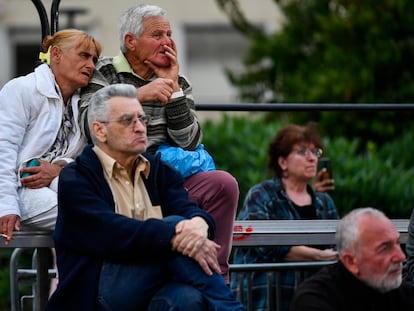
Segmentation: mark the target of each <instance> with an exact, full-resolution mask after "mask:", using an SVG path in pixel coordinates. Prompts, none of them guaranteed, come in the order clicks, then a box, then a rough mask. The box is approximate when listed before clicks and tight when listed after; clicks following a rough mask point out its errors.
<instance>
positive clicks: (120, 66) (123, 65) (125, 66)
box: [112, 51, 146, 80]
mask: <svg viewBox="0 0 414 311" xmlns="http://www.w3.org/2000/svg"><path fill="white" fill-rule="evenodd" d="M112 64H113V65H114V68H115V70H116V72H117V73H120V72H125V73H131V74H133V75H134V76H136V77H138V78H140V79H141V80H146V79H144V78H143V77H141V76H140V75H138V74H136V73H135V72H134V70H132V67H131V65H130V64H129V62H128V60H127V59H126V57H125V55H124V53H122V51H119V53H118V55H117V56H115V57H114V59H113V60H112Z"/></svg>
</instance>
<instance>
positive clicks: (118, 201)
mask: <svg viewBox="0 0 414 311" xmlns="http://www.w3.org/2000/svg"><path fill="white" fill-rule="evenodd" d="M93 151H94V152H95V153H96V155H97V156H98V158H99V160H100V161H101V164H102V167H103V170H104V176H105V179H106V181H107V182H108V184H109V186H110V188H111V191H112V195H113V197H114V200H115V212H116V213H118V214H122V215H125V216H127V217H130V218H135V219H138V220H146V219H148V218H158V219H161V218H163V217H162V212H161V207H160V206H152V203H151V200H150V198H149V196H148V192H147V189H146V188H145V185H144V181H143V180H142V176H141V173H143V175H144V177H145V178H148V175H149V171H150V163H149V162H148V160H147V159H145V158H144V157H143V156H142V155H139V156H138V157H137V159H136V162H135V177H134V181H133V182H132V181H131V178H130V177H129V176H128V173H127V170H126V169H125V168H124V167H123V166H122V165H121V164H119V163H118V162H117V161H116V160H115V159H113V158H111V157H110V156H109V155H107V154H106V153H105V152H103V151H102V150H101V149H100V148H99V147H98V146H94V147H93Z"/></svg>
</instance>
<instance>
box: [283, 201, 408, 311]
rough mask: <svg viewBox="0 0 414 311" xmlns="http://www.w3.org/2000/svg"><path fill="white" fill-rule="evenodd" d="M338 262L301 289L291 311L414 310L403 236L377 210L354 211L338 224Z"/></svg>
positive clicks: (304, 283) (310, 279)
mask: <svg viewBox="0 0 414 311" xmlns="http://www.w3.org/2000/svg"><path fill="white" fill-rule="evenodd" d="M336 242H337V247H338V252H339V258H340V260H339V262H338V263H336V264H333V265H330V266H327V267H325V268H323V269H321V270H320V271H319V272H318V273H316V274H315V275H314V276H312V277H310V278H309V279H307V280H305V281H304V282H303V283H302V284H301V285H300V286H299V288H298V289H297V291H296V293H295V296H294V299H293V301H292V304H291V311H302V310H306V311H316V310H318V311H341V310H344V311H345V310H347V311H349V310H353V311H357V310H361V311H362V310H363V311H367V310H375V311H381V310H384V311H394V310H395V311H396V310H399V311H403V310H404V311H406V310H414V287H411V286H409V285H408V284H406V283H403V282H402V267H403V263H404V260H405V255H404V253H403V251H402V250H401V247H400V234H399V233H398V231H397V230H396V228H395V226H394V225H393V223H392V222H391V220H390V219H388V218H387V217H386V216H385V215H384V213H382V212H381V211H379V210H376V209H374V208H370V207H367V208H359V209H355V210H353V211H351V212H350V213H349V214H348V215H346V216H345V217H344V218H343V219H342V220H341V221H340V223H339V224H338V228H337V232H336Z"/></svg>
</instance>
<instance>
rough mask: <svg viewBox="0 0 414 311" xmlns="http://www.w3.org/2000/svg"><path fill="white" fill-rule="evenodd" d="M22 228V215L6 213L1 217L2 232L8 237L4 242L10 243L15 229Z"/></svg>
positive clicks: (0, 228)
mask: <svg viewBox="0 0 414 311" xmlns="http://www.w3.org/2000/svg"><path fill="white" fill-rule="evenodd" d="M14 230H16V231H19V230H20V217H19V216H17V215H5V216H3V217H0V233H2V234H5V235H6V236H7V237H3V238H4V239H5V241H4V243H5V244H6V245H7V244H9V243H10V241H11V239H12V238H13V231H14Z"/></svg>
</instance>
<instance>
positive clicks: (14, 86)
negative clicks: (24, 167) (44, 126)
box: [0, 79, 30, 217]
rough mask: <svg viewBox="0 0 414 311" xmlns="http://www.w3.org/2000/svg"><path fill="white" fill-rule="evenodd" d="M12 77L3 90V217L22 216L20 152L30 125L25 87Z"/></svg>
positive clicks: (0, 110) (0, 146)
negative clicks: (10, 215)
mask: <svg viewBox="0 0 414 311" xmlns="http://www.w3.org/2000/svg"><path fill="white" fill-rule="evenodd" d="M17 81H20V80H18V79H14V80H11V81H10V82H9V83H7V84H6V85H5V86H4V87H3V89H2V90H1V91H0V154H1V158H2V159H1V162H0V176H1V178H0V217H2V216H5V215H9V214H14V215H19V216H20V209H19V204H18V196H17V188H18V177H17V166H18V162H19V161H18V152H19V149H20V147H21V145H22V142H23V138H24V135H25V131H26V127H27V125H28V124H29V118H30V115H29V110H28V109H29V107H25V106H24V100H23V98H22V96H24V94H23V92H22V86H21V85H20V84H18V83H16V82H17Z"/></svg>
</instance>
